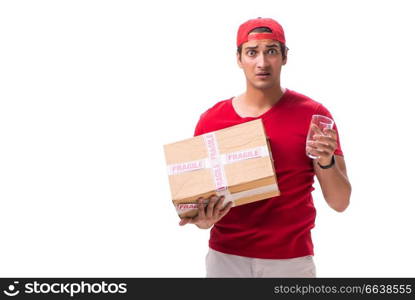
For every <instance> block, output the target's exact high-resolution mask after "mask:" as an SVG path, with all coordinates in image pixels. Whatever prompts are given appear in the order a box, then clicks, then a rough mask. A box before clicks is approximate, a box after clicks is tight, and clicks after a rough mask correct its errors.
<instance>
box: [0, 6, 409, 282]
mask: <svg viewBox="0 0 415 300" xmlns="http://www.w3.org/2000/svg"><path fill="white" fill-rule="evenodd" d="M412 2H413V1H276V0H273V1H258V0H257V1H241V0H238V1H204V2H201V1H186V2H185V1H177V0H176V1H148V2H147V3H143V1H2V2H1V4H0V213H1V215H0V233H1V234H0V236H1V242H0V275H1V276H11V277H13V276H139V277H141V276H146V277H147V276H151V277H159V276H168V277H170V276H172V277H176V276H190V277H193V276H201V277H203V276H205V265H204V263H205V255H206V251H207V242H208V231H202V230H199V229H197V228H195V227H194V226H193V225H188V226H185V227H179V226H178V222H179V220H178V217H177V216H176V213H175V210H174V208H173V206H172V204H171V199H170V190H169V186H168V180H167V173H166V169H165V161H164V153H163V147H162V146H163V144H167V143H171V142H175V141H178V140H182V139H185V138H188V137H191V136H192V135H193V131H194V127H195V125H196V122H197V120H198V118H199V116H200V114H201V113H202V112H203V111H205V110H206V109H208V108H209V107H211V106H212V105H213V104H215V103H216V102H218V101H220V100H223V99H227V98H229V97H231V96H234V95H235V94H238V93H241V92H243V91H244V88H245V81H244V76H243V74H242V72H241V70H240V69H239V68H238V67H237V65H236V60H235V51H236V46H235V43H236V31H237V28H238V26H239V25H240V24H241V23H242V22H244V21H246V20H247V19H250V18H255V17H259V16H262V17H272V18H275V19H276V20H278V21H279V22H280V23H281V24H282V25H283V26H284V28H285V33H286V38H287V46H288V47H289V48H290V49H291V50H290V52H289V58H288V64H287V65H286V67H284V69H283V73H282V83H283V86H284V87H288V88H290V89H293V90H295V91H298V92H300V93H304V94H306V95H308V96H310V97H312V98H313V99H315V100H317V101H319V102H322V103H323V104H324V105H325V106H326V107H327V108H328V109H329V110H330V111H331V112H332V114H333V116H334V118H335V120H336V122H337V125H338V128H339V133H340V136H341V142H342V146H343V150H344V153H345V159H346V163H347V167H348V171H349V177H350V180H351V182H352V185H353V194H352V199H351V205H350V207H349V208H348V210H347V211H346V212H344V213H337V212H335V211H334V210H331V209H330V208H329V207H328V206H327V204H326V203H325V201H324V199H323V197H322V195H321V191H320V189H319V186H318V183H317V181H316V184H315V186H316V190H315V191H314V193H313V196H314V201H315V205H316V207H317V211H318V214H317V220H316V228H315V229H313V231H312V234H313V240H314V244H315V253H316V255H315V261H316V265H317V272H318V274H317V275H318V276H320V277H331V276H346V277H350V276H375V277H381V276H414V275H415V271H414V270H415V258H414V253H415V243H414V234H413V229H414V228H415V217H414V209H415V196H414V192H413V187H414V185H415V184H414V179H415V176H414V171H415V164H414V158H413V155H412V153H413V149H414V148H413V147H412V145H413V137H414V129H415V128H414V125H413V121H414V117H413V114H414V104H413V103H414V101H415V98H414V92H413V80H414V75H415V74H414V68H415V60H414V56H415V43H414V39H413V30H414V28H415V19H414V18H413V11H414V10H413V7H411V5H412Z"/></svg>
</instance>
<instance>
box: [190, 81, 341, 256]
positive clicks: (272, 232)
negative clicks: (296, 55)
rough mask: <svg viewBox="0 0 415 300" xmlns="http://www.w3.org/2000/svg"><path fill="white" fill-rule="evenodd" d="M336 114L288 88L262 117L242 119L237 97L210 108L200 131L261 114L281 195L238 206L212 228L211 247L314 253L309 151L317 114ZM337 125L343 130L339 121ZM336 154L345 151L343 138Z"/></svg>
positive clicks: (259, 252) (236, 251) (237, 251)
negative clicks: (309, 136)
mask: <svg viewBox="0 0 415 300" xmlns="http://www.w3.org/2000/svg"><path fill="white" fill-rule="evenodd" d="M313 114H319V115H325V116H327V117H330V118H333V117H332V116H331V114H330V112H329V111H328V110H327V109H326V108H325V107H324V106H323V105H322V104H321V103H319V102H316V101H314V100H312V99H310V98H309V97H307V96H304V95H302V94H299V93H297V92H295V91H292V90H289V89H286V91H285V93H284V94H283V96H282V97H281V99H280V100H279V101H278V102H277V103H276V104H274V106H272V107H271V108H270V109H269V110H268V111H266V112H265V113H263V114H262V115H260V116H258V117H255V118H254V117H247V118H242V117H240V116H239V115H238V114H237V112H236V111H235V109H234V108H233V105H232V98H230V99H227V100H223V101H220V102H218V103H216V104H215V105H214V106H212V107H211V108H209V109H208V110H207V111H205V112H204V113H203V114H202V115H201V116H200V119H199V122H198V124H197V126H196V129H195V133H194V135H195V136H196V135H200V134H203V133H207V132H211V131H215V130H219V129H223V128H226V127H229V126H233V125H236V124H240V123H244V122H248V121H252V120H255V119H258V118H261V119H262V121H263V123H264V127H265V131H266V133H267V136H268V137H269V138H270V146H271V151H272V155H273V158H274V163H275V171H276V173H277V180H278V186H279V188H280V191H281V195H280V196H278V197H274V198H269V199H266V200H262V201H257V202H253V203H250V204H245V205H241V206H237V207H233V208H232V209H231V210H230V211H229V213H228V214H227V215H226V216H224V217H223V218H222V219H221V220H220V221H219V222H217V223H216V224H215V225H214V226H213V227H212V228H211V230H210V240H209V247H211V248H212V249H214V250H216V251H220V252H223V253H228V254H234V255H240V256H247V257H255V258H271V259H283V258H293V257H299V256H305V255H313V254H314V252H313V243H312V240H311V232H310V231H311V229H312V228H313V227H314V221H315V217H316V210H315V208H314V204H313V198H312V195H311V192H312V191H313V190H314V187H313V183H314V175H315V173H314V169H313V163H312V160H311V159H310V158H309V157H308V156H307V155H306V153H305V146H306V145H305V142H306V136H307V131H308V127H309V125H310V121H311V116H312V115H313ZM334 129H335V130H337V128H336V125H335V126H334ZM338 145H339V146H338V148H337V149H336V151H335V154H336V155H343V152H342V150H341V147H340V140H338Z"/></svg>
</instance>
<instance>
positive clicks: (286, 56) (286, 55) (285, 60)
mask: <svg viewBox="0 0 415 300" xmlns="http://www.w3.org/2000/svg"><path fill="white" fill-rule="evenodd" d="M287 60H288V48H285V58H284V59H283V61H282V65H283V66H285V64H286V63H287Z"/></svg>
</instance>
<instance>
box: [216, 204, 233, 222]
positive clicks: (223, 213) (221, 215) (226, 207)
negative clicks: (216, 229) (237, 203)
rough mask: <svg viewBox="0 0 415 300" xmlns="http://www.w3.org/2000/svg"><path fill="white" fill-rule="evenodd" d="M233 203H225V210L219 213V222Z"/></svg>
mask: <svg viewBox="0 0 415 300" xmlns="http://www.w3.org/2000/svg"><path fill="white" fill-rule="evenodd" d="M232 205H233V202H232V201H229V202H228V203H226V205H225V208H224V209H222V210H221V211H220V212H219V220H220V219H222V218H223V217H224V216H225V215H226V214H227V213H228V212H229V211H230V210H231V208H232Z"/></svg>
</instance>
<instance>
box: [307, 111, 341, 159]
mask: <svg viewBox="0 0 415 300" xmlns="http://www.w3.org/2000/svg"><path fill="white" fill-rule="evenodd" d="M333 125H334V121H333V120H332V119H330V118H328V117H326V116H322V115H313V116H312V117H311V122H310V127H309V128H308V133H307V140H306V154H307V156H308V157H310V158H312V159H316V158H318V156H314V155H311V154H310V153H308V151H307V143H308V142H309V141H314V135H315V134H321V135H324V133H323V129H324V128H329V129H333Z"/></svg>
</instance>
